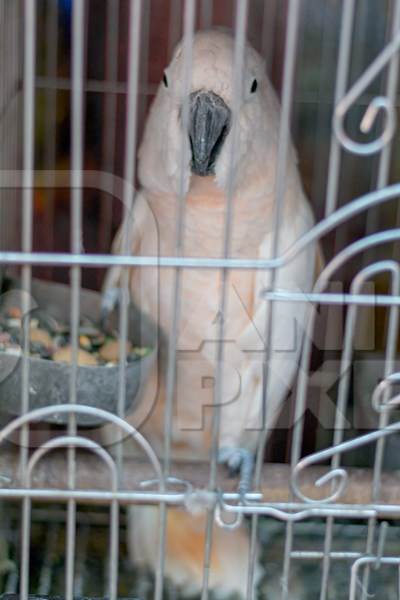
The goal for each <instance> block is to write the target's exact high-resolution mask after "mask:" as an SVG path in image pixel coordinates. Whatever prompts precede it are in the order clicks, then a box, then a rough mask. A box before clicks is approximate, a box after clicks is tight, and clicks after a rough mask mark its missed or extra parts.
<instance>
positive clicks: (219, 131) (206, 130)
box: [189, 91, 231, 176]
mask: <svg viewBox="0 0 400 600" xmlns="http://www.w3.org/2000/svg"><path fill="white" fill-rule="evenodd" d="M230 125H231V111H230V109H229V107H228V106H227V105H226V104H225V102H224V101H223V99H222V98H221V97H220V96H218V95H217V94H214V93H213V92H207V91H198V92H193V93H192V94H191V95H190V118H189V138H190V145H191V149H192V173H194V174H195V175H202V176H206V175H213V174H215V163H216V160H217V158H218V155H219V153H220V151H221V148H222V145H223V143H224V140H225V138H226V136H227V135H228V133H229V129H230Z"/></svg>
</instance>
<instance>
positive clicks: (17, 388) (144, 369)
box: [0, 280, 158, 427]
mask: <svg viewBox="0 0 400 600" xmlns="http://www.w3.org/2000/svg"><path fill="white" fill-rule="evenodd" d="M18 289H19V286H18V282H16V281H13V282H12V285H11V290H10V292H9V294H13V295H14V298H15V297H17V296H18V295H19V297H20V294H21V292H18ZM16 295H17V296H16ZM7 296H8V293H6V294H3V295H2V300H3V307H4V301H5V302H7ZM100 301H101V294H99V293H97V292H93V291H89V290H81V292H80V314H81V316H83V317H87V318H89V319H90V320H91V321H92V322H94V323H96V322H99V321H100ZM30 305H31V311H30V315H31V316H32V317H34V314H35V311H36V310H40V311H41V313H45V314H47V315H49V316H50V317H53V318H54V319H56V320H57V321H61V322H64V323H69V320H70V305H71V290H70V288H69V286H67V285H62V284H56V283H48V282H44V281H39V280H33V282H32V294H31V299H30ZM128 322H129V325H128V340H129V341H130V342H132V345H133V346H136V347H149V348H150V349H151V350H150V351H149V353H148V354H147V355H146V356H144V357H142V358H138V359H137V360H135V361H134V362H127V364H126V381H125V385H126V394H125V407H124V414H125V415H129V414H130V413H132V411H133V409H134V408H135V405H136V401H137V399H138V396H139V392H140V390H141V388H142V387H143V385H144V384H145V382H146V381H147V379H148V376H149V374H150V370H151V367H152V365H153V364H154V361H155V358H156V355H157V342H158V330H157V327H156V326H155V325H154V324H153V323H151V322H150V320H149V319H148V318H147V317H145V316H144V315H143V314H141V313H140V312H139V311H138V309H137V308H135V307H134V306H132V305H131V306H130V308H129V315H128ZM117 323H118V315H117V314H115V315H111V316H110V325H111V326H112V327H115V328H117ZM29 367H30V368H29V409H30V410H33V409H36V408H42V407H47V406H54V415H52V416H51V417H50V418H46V422H47V423H51V424H56V425H65V424H66V422H67V420H68V415H67V414H65V413H64V414H59V413H58V414H57V405H60V404H67V403H68V402H69V398H70V396H69V393H70V378H71V365H70V364H68V363H63V362H55V361H52V360H46V359H44V358H36V357H29ZM118 390H119V365H118V363H117V364H116V365H115V366H109V365H108V366H103V365H101V366H80V365H79V366H78V367H77V389H76V402H77V403H78V404H82V405H86V406H90V407H97V408H101V409H104V410H107V411H109V412H111V413H114V414H118ZM21 396H22V358H21V356H13V355H9V354H6V353H5V352H0V412H2V413H3V414H8V415H12V416H17V415H19V414H21V408H20V407H21ZM76 422H77V424H78V425H80V426H86V427H94V426H97V425H100V424H102V423H103V422H104V421H103V419H102V418H101V417H96V416H92V415H90V416H89V415H81V414H77V415H76Z"/></svg>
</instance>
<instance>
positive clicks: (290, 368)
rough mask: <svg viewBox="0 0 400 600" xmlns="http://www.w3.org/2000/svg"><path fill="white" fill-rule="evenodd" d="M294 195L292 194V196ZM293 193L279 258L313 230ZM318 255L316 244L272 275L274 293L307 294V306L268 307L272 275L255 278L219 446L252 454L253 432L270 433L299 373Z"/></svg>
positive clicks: (269, 239)
mask: <svg viewBox="0 0 400 600" xmlns="http://www.w3.org/2000/svg"><path fill="white" fill-rule="evenodd" d="M295 192H296V190H293V192H292V193H293V194H294V193H295ZM297 193H298V194H299V198H298V199H297V200H298V202H297V203H292V204H293V206H294V211H293V212H290V211H287V212H286V214H285V216H284V218H283V222H282V224H281V228H280V237H279V240H280V248H279V254H282V253H283V252H284V251H285V250H286V249H288V248H289V247H290V246H291V245H292V244H293V243H294V242H295V241H296V240H297V239H298V238H299V237H301V235H303V234H304V233H305V232H306V231H308V230H309V229H310V228H311V227H312V225H313V217H312V213H311V210H310V208H309V206H308V203H307V200H306V199H305V197H304V195H303V193H302V192H301V190H300V189H297ZM272 244H273V234H272V233H269V234H268V235H266V236H265V238H264V240H263V242H262V244H261V246H260V251H259V256H260V258H264V259H268V258H271V253H272ZM316 254H317V247H316V245H315V244H313V245H310V246H308V247H306V248H305V249H304V250H303V251H302V252H301V253H299V254H298V255H297V256H296V257H295V258H294V259H293V260H291V261H290V262H289V263H288V264H286V265H285V266H283V267H282V268H280V269H278V271H277V273H276V280H275V289H278V290H284V291H292V292H301V293H303V294H305V296H304V300H305V301H304V302H302V303H299V302H287V301H278V302H273V303H271V302H267V301H266V300H265V299H264V298H263V295H262V293H263V291H265V290H268V289H270V288H271V283H272V273H271V271H259V272H258V274H257V276H256V280H255V290H254V298H255V300H254V307H253V312H252V316H251V322H249V324H248V325H247V326H246V327H245V328H244V330H243V331H242V333H241V334H240V336H239V338H238V339H237V345H238V346H239V347H240V349H241V351H242V360H241V363H240V364H236V365H235V368H236V369H237V371H238V372H239V375H240V381H241V383H240V393H239V394H238V397H237V398H236V400H235V401H233V402H232V401H231V402H229V403H228V404H226V405H224V406H223V407H222V418H221V429H220V446H221V447H225V448H229V447H230V448H234V447H236V448H238V447H241V448H243V447H247V448H248V449H251V450H254V448H255V445H256V443H257V431H259V430H260V428H264V427H266V428H267V429H269V428H272V427H274V425H275V423H276V419H277V417H278V415H279V412H280V410H281V408H282V404H283V402H284V401H285V399H286V397H287V395H288V392H289V390H290V388H291V385H292V383H293V380H294V378H295V375H296V372H297V370H298V363H299V356H300V351H301V346H302V340H303V336H304V328H305V324H306V321H307V318H308V315H309V310H310V304H309V303H308V302H307V292H310V291H311V289H312V285H313V281H314V276H315V263H316ZM271 310H272V311H273V312H272V319H271V332H270V337H269V339H268V340H266V339H265V334H266V327H267V322H268V319H269V317H270V311H271ZM266 346H269V347H268V356H269V360H268V376H267V395H266V398H267V400H266V412H265V414H264V412H263V360H264V356H265V353H264V351H263V349H264V348H265V347H266ZM254 432H256V435H255V434H254Z"/></svg>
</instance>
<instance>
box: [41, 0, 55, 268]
mask: <svg viewBox="0 0 400 600" xmlns="http://www.w3.org/2000/svg"><path fill="white" fill-rule="evenodd" d="M45 35H46V40H47V47H46V76H47V77H50V78H55V77H57V73H58V2H54V0H50V1H48V2H47V6H46V33H45ZM45 106H46V123H47V135H45V142H44V144H45V146H44V163H45V165H44V168H45V169H48V170H52V171H53V173H52V187H50V188H49V189H47V190H46V192H45V196H46V205H47V206H46V211H45V216H44V226H45V231H46V238H47V239H46V244H47V248H48V251H49V252H54V251H55V248H54V225H55V205H54V203H55V198H56V194H55V189H54V185H55V173H54V171H55V169H56V151H57V90H56V89H52V88H51V87H48V88H47V89H46V91H45ZM47 271H48V274H49V276H51V275H52V274H53V268H52V267H49V268H48V269H47Z"/></svg>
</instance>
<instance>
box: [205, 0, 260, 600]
mask: <svg viewBox="0 0 400 600" xmlns="http://www.w3.org/2000/svg"><path fill="white" fill-rule="evenodd" d="M248 9H249V3H248V0H238V1H237V2H236V23H235V48H234V67H233V101H232V130H231V136H232V137H231V141H230V147H229V172H228V187H227V194H226V200H225V224H224V236H223V247H222V256H223V258H228V257H229V256H230V253H231V242H232V235H233V232H232V223H233V218H234V213H233V208H234V207H233V198H234V194H235V164H236V160H235V157H236V151H237V150H236V149H237V145H238V144H237V142H238V135H239V131H238V130H239V127H238V119H239V110H240V106H241V101H242V97H243V69H244V61H245V49H246V31H247V22H248ZM228 286H229V271H228V269H222V271H221V286H220V290H221V291H220V301H219V308H218V314H219V315H220V316H221V318H220V319H219V326H218V337H217V339H218V340H219V342H218V344H217V349H216V350H217V352H216V365H215V387H214V396H213V407H212V409H213V412H212V426H211V427H212V429H211V454H210V474H209V480H208V489H209V490H210V491H214V490H215V487H216V483H217V464H218V449H219V433H220V420H221V404H222V400H223V360H224V331H225V312H226V305H227V299H228ZM214 512H215V509H214V508H212V509H209V510H208V512H207V524H206V540H205V548H204V571H203V590H202V596H201V597H202V600H207V599H208V586H209V576H210V561H211V551H212V538H213V536H212V533H213V524H214Z"/></svg>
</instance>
